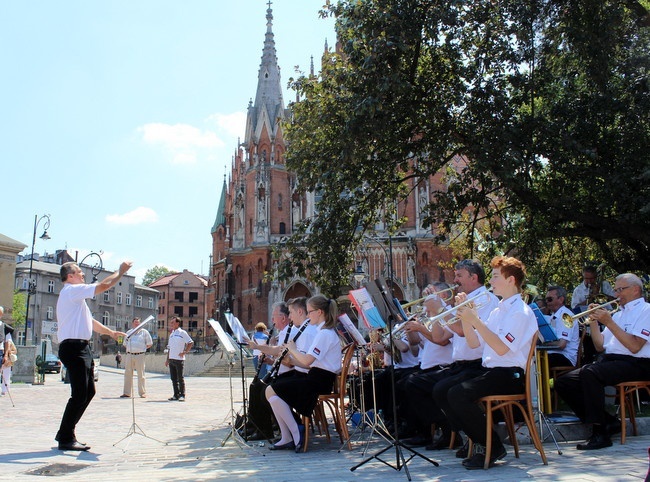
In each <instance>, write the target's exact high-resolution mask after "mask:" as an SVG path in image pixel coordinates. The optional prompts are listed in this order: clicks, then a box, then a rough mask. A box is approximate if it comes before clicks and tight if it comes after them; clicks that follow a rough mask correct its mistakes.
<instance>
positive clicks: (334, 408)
mask: <svg viewBox="0 0 650 482" xmlns="http://www.w3.org/2000/svg"><path fill="white" fill-rule="evenodd" d="M354 348H355V347H354V343H350V344H349V345H348V346H346V347H345V348H344V349H343V363H342V365H343V366H342V368H341V374H340V375H338V376H337V379H336V382H334V391H333V392H332V393H328V394H327V395H320V396H319V397H318V402H317V403H316V407H315V408H314V414H313V415H312V417H311V418H313V419H315V420H316V423H317V424H318V425H319V426H321V427H323V429H324V430H325V434H326V437H327V442H330V435H329V430H328V428H327V418H326V416H325V407H328V408H329V410H330V413H331V414H332V419H333V420H334V426H335V427H336V432H337V433H338V434H339V438H340V439H341V443H343V442H345V441H347V444H348V449H349V450H352V445H351V444H350V435H349V433H348V425H347V419H346V417H345V395H346V392H347V390H346V386H347V379H348V371H349V369H350V361H352V356H353V355H354ZM302 420H303V424H304V425H305V440H304V443H303V447H304V448H303V452H307V445H308V444H309V430H308V428H309V421H310V417H305V416H303V417H302Z"/></svg>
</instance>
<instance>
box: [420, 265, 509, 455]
mask: <svg viewBox="0 0 650 482" xmlns="http://www.w3.org/2000/svg"><path fill="white" fill-rule="evenodd" d="M454 284H456V285H458V292H459V293H465V294H466V296H467V298H468V299H476V300H477V303H476V305H477V310H478V314H479V316H480V317H481V318H482V319H487V317H488V316H489V314H490V313H491V312H492V310H493V309H495V308H496V307H497V304H498V302H499V300H498V299H497V297H496V296H494V295H493V294H492V293H490V292H489V291H488V290H487V289H486V288H485V271H484V270H483V266H482V265H481V263H479V262H478V261H476V260H473V259H464V260H462V261H460V262H458V263H457V264H456V266H455V270H454ZM432 290H434V289H432ZM427 291H429V288H428V287H427V288H425V293H426V292H427ZM429 303H432V305H431V306H430V308H429V309H430V310H431V312H432V313H437V312H439V311H440V310H442V309H444V307H443V306H442V304H441V303H440V302H437V303H436V300H431V301H430V302H429ZM448 311H449V313H450V315H449V316H448V317H446V318H444V320H443V322H444V323H449V324H445V326H444V327H443V326H441V324H440V323H434V324H433V326H432V327H431V336H432V340H433V341H434V342H436V343H440V342H443V341H444V340H449V339H451V341H452V350H453V353H452V359H453V362H452V364H451V365H449V366H448V367H446V368H443V369H442V370H440V371H439V372H438V373H436V378H435V380H432V381H433V383H434V385H433V392H432V393H433V401H434V402H435V403H434V404H433V405H430V410H431V413H430V416H431V417H432V419H433V420H434V421H435V422H436V425H438V426H439V427H440V429H441V432H442V435H441V436H440V438H438V439H437V440H436V441H435V442H434V443H433V444H432V445H431V446H428V447H427V448H431V449H432V450H442V449H446V448H447V447H449V444H450V442H451V433H452V432H456V433H457V437H455V440H456V442H457V443H461V442H462V439H461V437H460V434H458V432H459V431H460V430H461V426H460V422H459V421H457V420H456V419H455V418H454V412H453V411H452V410H451V407H450V406H449V401H448V399H447V393H448V392H449V389H450V388H451V387H454V386H456V385H458V384H459V383H462V382H464V381H465V380H469V379H471V378H474V377H475V376H477V375H479V374H480V373H482V371H483V368H482V361H481V355H482V354H483V347H482V346H481V345H479V346H477V347H476V346H475V347H470V346H469V345H468V344H467V340H466V339H465V334H464V332H463V326H462V323H460V322H457V320H458V318H457V316H456V311H455V310H453V309H451V310H448ZM454 316H456V318H454ZM454 320H456V322H454ZM468 448H469V441H468V440H465V443H464V444H463V446H462V447H461V448H459V449H458V451H457V452H456V457H457V458H461V459H464V458H467V453H468Z"/></svg>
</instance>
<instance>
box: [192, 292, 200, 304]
mask: <svg viewBox="0 0 650 482" xmlns="http://www.w3.org/2000/svg"><path fill="white" fill-rule="evenodd" d="M198 299H199V294H198V293H197V292H196V291H190V303H196V300H198Z"/></svg>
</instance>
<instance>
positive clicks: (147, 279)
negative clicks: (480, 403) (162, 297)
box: [142, 265, 172, 286]
mask: <svg viewBox="0 0 650 482" xmlns="http://www.w3.org/2000/svg"><path fill="white" fill-rule="evenodd" d="M169 273H172V271H171V270H169V269H168V268H166V267H165V266H162V265H156V266H154V267H153V268H149V269H148V270H147V272H146V273H145V274H144V276H143V277H142V284H143V285H145V286H149V285H150V284H151V283H153V282H154V281H156V280H157V279H158V278H161V277H163V276H165V275H166V274H169Z"/></svg>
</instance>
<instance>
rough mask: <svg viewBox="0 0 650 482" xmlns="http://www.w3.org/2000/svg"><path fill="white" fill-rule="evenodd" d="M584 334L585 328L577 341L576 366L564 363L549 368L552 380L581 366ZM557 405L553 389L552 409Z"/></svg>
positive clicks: (556, 397) (555, 392)
mask: <svg viewBox="0 0 650 482" xmlns="http://www.w3.org/2000/svg"><path fill="white" fill-rule="evenodd" d="M586 334H587V330H582V334H581V335H580V341H579V342H578V358H577V361H576V366H574V367H573V366H571V365H566V366H559V367H553V368H551V370H550V372H551V378H552V379H553V380H557V377H559V376H561V375H564V374H565V373H569V372H570V371H573V370H577V369H578V368H581V367H582V345H583V344H584V340H585V335H586ZM557 407H558V396H557V391H556V390H553V410H557Z"/></svg>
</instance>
